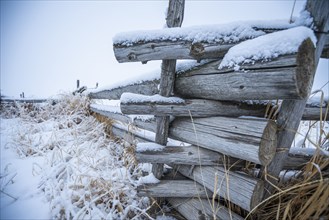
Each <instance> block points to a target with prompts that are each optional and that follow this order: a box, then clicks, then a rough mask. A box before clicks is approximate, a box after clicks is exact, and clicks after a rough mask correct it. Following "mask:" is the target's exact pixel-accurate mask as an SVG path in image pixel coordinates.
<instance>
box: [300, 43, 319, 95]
mask: <svg viewBox="0 0 329 220" xmlns="http://www.w3.org/2000/svg"><path fill="white" fill-rule="evenodd" d="M314 73H315V47H314V44H313V42H312V40H311V39H310V38H308V39H306V40H304V41H303V43H302V44H301V45H300V46H299V48H298V53H297V68H296V78H297V89H298V93H299V95H300V98H302V99H304V98H307V97H308V96H309V93H310V91H311V89H312V85H313V78H314Z"/></svg>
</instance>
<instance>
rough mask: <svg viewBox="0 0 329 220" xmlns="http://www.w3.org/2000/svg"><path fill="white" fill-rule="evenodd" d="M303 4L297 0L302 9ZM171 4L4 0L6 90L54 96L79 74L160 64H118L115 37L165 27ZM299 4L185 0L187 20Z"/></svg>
mask: <svg viewBox="0 0 329 220" xmlns="http://www.w3.org/2000/svg"><path fill="white" fill-rule="evenodd" d="M304 3H305V1H304V0H297V2H296V6H295V10H294V15H295V16H298V14H299V12H300V10H301V9H302V7H303V5H304ZM167 5H168V1H167V0H165V1H1V94H4V95H8V96H15V97H19V94H20V93H21V92H24V93H25V96H26V97H49V96H53V95H56V94H57V93H58V92H61V91H72V90H73V89H75V87H76V80H77V79H80V85H81V86H83V85H86V86H88V87H94V86H95V84H96V82H98V83H99V85H100V86H106V85H110V84H113V83H115V82H118V81H122V80H125V79H128V78H129V77H136V76H137V75H141V74H143V73H147V72H150V71H151V70H154V69H157V68H158V67H159V66H160V62H158V61H153V62H148V64H147V65H142V64H141V63H123V64H119V63H118V62H117V61H116V59H115V58H114V54H113V49H112V37H113V36H114V35H115V34H116V33H119V32H124V31H135V30H149V29H159V28H162V27H163V26H164V23H165V10H166V8H167ZM292 7H293V0H282V1H279V0H274V1H269V0H267V1H265V0H263V1H249V0H244V1H243V0H241V1H223V0H218V1H201V0H199V1H197V0H194V1H192V0H186V5H185V16H184V21H183V26H192V25H202V24H217V23H227V22H231V21H238V20H271V19H287V20H289V18H290V14H291V10H292ZM328 69H329V61H328V60H321V62H320V71H318V73H317V75H316V81H315V85H316V87H321V86H322V85H324V84H325V83H326V82H328V81H329V76H328V75H329V74H328ZM325 87H326V88H327V89H328V87H329V86H328V85H327V86H325ZM326 94H327V96H328V90H327V91H326Z"/></svg>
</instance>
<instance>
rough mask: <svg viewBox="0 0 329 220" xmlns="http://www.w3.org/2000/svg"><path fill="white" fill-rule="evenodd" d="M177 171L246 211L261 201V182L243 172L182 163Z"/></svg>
mask: <svg viewBox="0 0 329 220" xmlns="http://www.w3.org/2000/svg"><path fill="white" fill-rule="evenodd" d="M178 171H179V172H180V173H182V174H183V175H184V176H186V177H189V178H192V179H193V180H195V181H196V182H198V183H200V184H202V185H203V186H205V187H206V188H207V189H209V190H210V191H212V192H214V193H216V194H217V195H218V196H220V197H221V198H224V199H226V200H229V201H231V202H232V203H234V204H236V205H238V206H240V207H241V208H243V209H245V210H247V211H250V210H252V209H253V208H254V207H255V206H256V205H257V204H259V202H260V201H261V197H262V193H263V190H264V188H263V186H264V184H263V182H262V181H261V180H258V179H255V178H252V177H249V176H247V175H245V174H241V173H236V172H232V171H228V170H225V169H224V168H222V167H213V166H202V167H201V166H195V167H194V168H193V170H191V167H190V166H185V165H182V166H179V167H178Z"/></svg>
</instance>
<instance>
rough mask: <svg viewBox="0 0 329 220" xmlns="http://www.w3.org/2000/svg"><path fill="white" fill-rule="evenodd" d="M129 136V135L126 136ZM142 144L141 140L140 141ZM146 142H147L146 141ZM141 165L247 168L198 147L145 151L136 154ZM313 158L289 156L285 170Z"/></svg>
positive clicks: (219, 154)
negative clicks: (162, 164) (160, 164)
mask: <svg viewBox="0 0 329 220" xmlns="http://www.w3.org/2000/svg"><path fill="white" fill-rule="evenodd" d="M125 136H127V135H125ZM139 142H140V140H139ZM144 142H145V140H144ZM135 156H136V160H137V161H138V162H139V163H164V164H176V165H195V166H200V165H201V166H218V165H221V166H223V165H225V166H226V167H230V169H232V170H236V169H241V168H243V167H245V166H246V162H245V161H244V160H239V159H236V158H232V157H227V156H226V157H224V156H223V154H221V153H218V152H215V151H212V150H208V149H204V148H200V147H196V146H193V145H192V146H184V147H182V146H175V147H171V146H167V147H165V148H164V149H163V150H162V151H144V152H136V153H135ZM311 158H312V155H311V156H305V155H300V154H289V155H288V159H287V160H285V161H284V164H283V170H298V169H300V168H301V167H302V166H304V165H305V164H306V163H308V162H309V161H310V160H311Z"/></svg>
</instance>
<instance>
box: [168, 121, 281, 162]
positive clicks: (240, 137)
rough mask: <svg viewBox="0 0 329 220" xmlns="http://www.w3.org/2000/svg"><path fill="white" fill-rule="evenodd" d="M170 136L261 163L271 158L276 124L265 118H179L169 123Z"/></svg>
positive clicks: (274, 144)
mask: <svg viewBox="0 0 329 220" xmlns="http://www.w3.org/2000/svg"><path fill="white" fill-rule="evenodd" d="M170 136H171V137H173V138H174V139H176V140H181V141H185V142H188V143H191V144H193V145H196V146H200V147H203V148H207V149H209V150H214V151H217V152H220V153H223V154H226V155H229V156H232V157H235V158H239V159H244V160H248V161H251V162H255V163H258V164H263V165H266V164H268V163H269V162H270V161H271V160H272V158H273V156H274V153H275V148H276V125H275V123H274V122H273V121H270V120H265V119H264V120H262V119H259V120H256V119H235V118H224V117H209V118H195V119H194V120H193V121H191V119H190V118H178V119H175V120H174V121H173V123H172V125H171V128H170Z"/></svg>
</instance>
